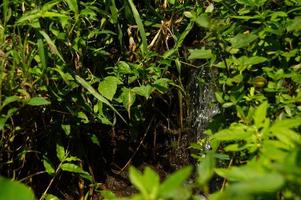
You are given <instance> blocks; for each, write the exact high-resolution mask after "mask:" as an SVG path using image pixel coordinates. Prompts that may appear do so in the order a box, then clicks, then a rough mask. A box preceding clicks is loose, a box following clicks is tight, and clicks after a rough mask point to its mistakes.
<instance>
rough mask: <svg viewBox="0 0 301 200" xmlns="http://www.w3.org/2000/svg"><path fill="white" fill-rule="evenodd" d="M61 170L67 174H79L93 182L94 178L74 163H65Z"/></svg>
mask: <svg viewBox="0 0 301 200" xmlns="http://www.w3.org/2000/svg"><path fill="white" fill-rule="evenodd" d="M61 169H62V170H63V171H66V172H73V173H77V174H78V175H79V176H81V177H83V178H85V179H87V180H89V181H92V177H91V175H90V174H89V173H88V172H86V171H84V170H83V169H82V168H81V167H80V166H78V165H75V164H73V163H64V164H62V165H61Z"/></svg>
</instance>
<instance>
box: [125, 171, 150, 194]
mask: <svg viewBox="0 0 301 200" xmlns="http://www.w3.org/2000/svg"><path fill="white" fill-rule="evenodd" d="M129 178H130V181H131V183H132V184H133V185H135V186H136V188H137V189H138V190H139V191H140V192H141V193H142V195H143V196H145V197H147V196H148V193H147V188H145V185H144V179H143V175H142V174H141V172H139V171H138V170H137V169H135V168H134V167H130V169H129Z"/></svg>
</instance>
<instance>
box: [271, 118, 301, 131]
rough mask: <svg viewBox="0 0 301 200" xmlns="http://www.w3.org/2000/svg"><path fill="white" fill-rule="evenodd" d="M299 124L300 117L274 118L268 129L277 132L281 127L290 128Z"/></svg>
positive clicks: (300, 123) (300, 121) (300, 122)
mask: <svg viewBox="0 0 301 200" xmlns="http://www.w3.org/2000/svg"><path fill="white" fill-rule="evenodd" d="M300 125H301V118H294V119H284V120H276V121H275V123H274V124H273V125H272V127H271V129H270V130H271V131H272V132H277V131H279V130H281V129H283V128H284V129H286V130H288V129H291V128H296V127H298V126H300Z"/></svg>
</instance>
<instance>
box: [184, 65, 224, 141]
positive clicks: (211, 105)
mask: <svg viewBox="0 0 301 200" xmlns="http://www.w3.org/2000/svg"><path fill="white" fill-rule="evenodd" d="M215 76H216V74H215V73H214V71H212V70H211V69H208V68H205V67H204V68H201V69H199V70H197V71H194V72H193V73H192V76H191V77H192V78H191V80H190V81H189V83H188V91H189V93H190V100H189V101H190V105H189V106H188V107H189V108H188V113H189V114H188V123H189V124H188V125H189V127H191V128H192V129H193V131H194V132H195V133H196V139H197V140H199V139H201V138H203V136H204V134H203V132H204V130H205V129H206V128H207V126H208V124H209V122H210V120H211V119H212V118H213V117H214V116H215V115H216V114H218V113H219V107H218V105H217V103H216V100H215V95H214V93H215V81H214V80H215Z"/></svg>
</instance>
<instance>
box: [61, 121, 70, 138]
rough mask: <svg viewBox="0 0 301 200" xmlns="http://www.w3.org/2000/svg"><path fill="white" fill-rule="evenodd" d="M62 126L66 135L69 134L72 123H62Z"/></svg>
mask: <svg viewBox="0 0 301 200" xmlns="http://www.w3.org/2000/svg"><path fill="white" fill-rule="evenodd" d="M61 127H62V129H63V131H64V133H65V134H66V136H69V135H70V133H71V126H70V124H62V125H61Z"/></svg>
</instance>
